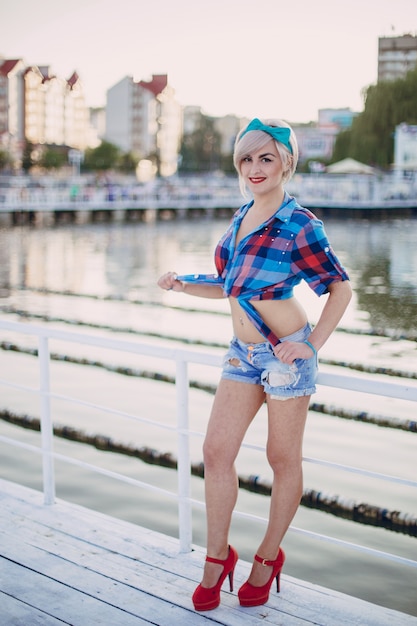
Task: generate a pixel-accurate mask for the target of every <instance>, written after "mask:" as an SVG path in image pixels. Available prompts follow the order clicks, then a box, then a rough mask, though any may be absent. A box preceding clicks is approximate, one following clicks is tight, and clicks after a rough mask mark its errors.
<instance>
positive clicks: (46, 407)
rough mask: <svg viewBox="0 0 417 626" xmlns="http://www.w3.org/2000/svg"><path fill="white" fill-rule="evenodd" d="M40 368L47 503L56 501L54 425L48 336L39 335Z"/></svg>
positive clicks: (43, 465) (45, 499)
mask: <svg viewBox="0 0 417 626" xmlns="http://www.w3.org/2000/svg"><path fill="white" fill-rule="evenodd" d="M39 370H40V399H41V438H42V469H43V497H44V503H45V504H54V502H55V476H54V460H53V457H52V451H53V437H54V433H53V425H52V420H51V409H50V399H49V345H48V338H47V337H39Z"/></svg>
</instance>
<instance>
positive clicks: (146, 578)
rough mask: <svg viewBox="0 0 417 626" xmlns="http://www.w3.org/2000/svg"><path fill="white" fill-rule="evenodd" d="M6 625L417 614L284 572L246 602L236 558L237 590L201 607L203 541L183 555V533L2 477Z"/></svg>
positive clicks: (296, 623)
mask: <svg viewBox="0 0 417 626" xmlns="http://www.w3.org/2000/svg"><path fill="white" fill-rule="evenodd" d="M0 528H1V532H0V623H1V624H2V626H8V625H12V624H13V625H14V626H16V625H22V626H28V625H30V626H36V625H42V626H49V625H51V626H52V625H58V624H60V625H62V624H71V625H72V626H90V625H91V626H93V625H94V626H97V625H99V624H103V625H105V626H118V625H120V626H139V625H140V624H156V625H157V626H165V625H166V626H175V625H176V624H178V625H179V626H187V625H190V626H191V625H192V626H199V625H202V624H209V623H212V624H225V625H230V626H242V625H244V624H250V625H251V626H256V624H274V625H282V626H301V625H303V626H308V625H309V624H315V625H322V626H344V625H345V626H354V625H361V626H365V625H366V626H368V625H369V626H370V625H375V626H385V625H386V626H392V625H395V626H411V625H414V626H416V625H417V618H416V617H412V616H410V615H406V614H403V613H399V612H396V611H391V610H388V609H385V608H382V607H379V606H375V605H373V604H370V603H368V602H364V601H362V600H358V599H356V598H352V597H349V596H346V595H343V594H340V593H337V592H334V591H330V590H328V589H324V588H322V587H318V586H315V585H312V584H309V583H306V582H303V581H301V580H297V579H294V578H291V577H289V576H286V575H285V574H284V575H283V576H282V584H281V593H280V594H276V593H271V596H270V600H269V602H268V603H267V604H266V605H264V606H261V607H253V608H250V609H247V608H242V607H240V606H239V603H238V600H237V596H236V591H237V588H238V587H239V586H240V584H241V583H242V582H243V581H244V580H245V579H246V577H247V575H248V573H249V569H250V564H249V563H247V562H243V561H239V563H238V566H237V569H236V574H235V590H234V593H229V592H228V591H223V592H222V603H221V605H220V607H219V608H218V609H216V610H214V611H209V612H206V613H196V612H195V611H194V610H193V606H192V603H191V594H192V592H193V590H194V588H195V586H196V585H197V584H198V582H199V581H200V578H201V573H202V566H203V561H204V554H205V553H204V550H203V549H202V548H198V547H196V548H195V550H194V551H193V552H192V553H189V554H179V551H178V546H179V544H178V541H177V540H176V539H174V538H171V537H167V536H165V535H161V534H158V533H155V532H152V531H150V530H147V529H144V528H141V527H139V526H136V525H133V524H130V523H127V522H124V521H120V520H117V519H114V518H111V517H108V516H106V515H103V514H101V513H97V512H95V511H92V510H89V509H86V508H83V507H80V506H76V505H73V504H69V503H67V502H63V501H61V500H58V501H57V503H56V504H55V505H53V506H50V507H47V506H44V505H43V496H42V494H41V493H39V492H36V491H33V490H30V489H27V488H25V487H22V486H20V485H16V484H13V483H10V482H7V481H3V480H0ZM224 588H225V589H226V588H227V585H226V584H225V586H224Z"/></svg>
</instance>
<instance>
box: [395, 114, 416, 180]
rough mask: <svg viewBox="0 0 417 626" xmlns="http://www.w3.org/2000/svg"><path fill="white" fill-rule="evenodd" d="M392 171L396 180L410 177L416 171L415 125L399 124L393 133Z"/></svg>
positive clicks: (413, 175) (414, 174) (412, 176)
mask: <svg viewBox="0 0 417 626" xmlns="http://www.w3.org/2000/svg"><path fill="white" fill-rule="evenodd" d="M394 172H395V177H396V179H397V180H398V181H401V180H404V179H407V178H412V179H414V178H415V176H416V172H417V126H415V125H410V124H399V125H398V126H397V127H396V128H395V135H394Z"/></svg>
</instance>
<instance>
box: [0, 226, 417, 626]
mask: <svg viewBox="0 0 417 626" xmlns="http://www.w3.org/2000/svg"><path fill="white" fill-rule="evenodd" d="M227 222H228V220H215V221H207V220H191V221H180V222H160V223H157V224H142V223H137V224H117V223H114V224H95V225H83V226H81V225H80V226H74V225H71V226H70V225H62V226H55V227H53V228H49V229H48V228H36V229H34V228H30V227H27V226H19V227H15V228H12V229H2V230H1V231H0V304H1V305H2V309H3V316H4V317H5V319H21V315H22V314H24V313H26V314H27V317H28V319H29V320H30V321H36V322H37V323H47V322H46V321H44V320H45V316H48V317H49V318H50V319H51V321H52V322H53V323H54V325H56V326H58V327H63V328H66V329H68V328H74V326H72V327H71V326H68V322H71V323H72V324H77V323H78V324H79V323H82V324H84V325H85V326H82V327H78V326H77V330H85V331H86V332H98V333H100V334H106V335H107V334H114V333H115V332H117V336H118V337H121V338H123V337H126V338H131V337H132V334H131V332H132V331H135V332H137V333H142V334H143V335H144V337H143V338H144V340H146V341H149V342H153V343H157V344H161V343H162V344H163V345H169V346H171V345H176V344H177V343H178V341H179V342H181V341H182V340H187V341H188V340H190V339H191V340H194V341H203V342H207V343H208V344H211V347H209V348H207V349H209V350H211V351H214V352H216V353H219V354H220V353H221V352H222V351H223V347H222V346H223V345H226V344H227V342H228V340H229V338H230V322H229V319H228V316H227V303H226V302H224V301H218V300H205V299H198V298H194V299H193V298H191V297H189V296H185V295H184V294H176V293H174V292H169V293H167V292H162V291H161V290H160V289H158V287H157V286H156V280H157V278H158V277H159V276H160V275H161V274H162V273H163V272H165V271H167V270H175V271H177V272H178V273H194V272H202V273H210V272H212V271H214V267H213V260H212V251H213V248H214V246H215V244H216V242H217V240H218V238H219V236H220V234H221V233H222V232H223V230H224V228H225V226H226V224H227ZM326 229H327V232H328V234H329V238H330V240H331V241H332V244H333V246H334V248H335V250H336V251H337V253H338V255H339V257H340V258H341V260H342V262H343V263H344V264H345V266H346V268H347V269H348V271H349V273H350V276H351V280H352V286H353V289H354V298H353V301H352V304H351V306H350V307H349V310H348V311H347V312H346V314H345V316H344V318H343V320H342V322H341V325H340V326H341V328H343V329H344V330H345V331H346V332H343V333H342V332H338V333H335V334H334V335H333V337H332V338H331V340H330V341H329V342H328V344H327V345H326V346H325V347H324V348H323V349H322V350H321V352H320V356H321V358H322V360H328V361H338V362H340V361H342V362H343V361H344V362H348V363H358V364H361V365H363V366H364V367H365V368H371V367H392V368H393V369H395V370H399V371H402V372H406V373H407V372H409V373H410V374H413V375H417V350H416V342H415V338H416V337H417V322H416V320H417V316H416V313H417V279H416V276H417V220H413V219H398V220H389V221H388V220H385V221H367V220H362V219H360V220H359V219H358V220H353V219H343V220H340V219H327V220H326ZM297 291H298V296H299V298H300V300H302V302H303V304H304V306H305V307H306V308H307V310H308V312H309V317H310V320H311V321H312V322H313V323H314V321H316V320H317V318H318V315H319V314H320V310H321V307H322V305H323V300H320V299H318V298H317V297H316V296H315V295H314V294H312V293H310V291H309V289H308V287H305V286H300V287H299V288H297ZM161 305H164V306H161ZM18 312H20V313H18ZM29 315H36V316H39V317H37V318H30V317H29ZM371 329H373V330H377V331H379V332H381V333H382V335H381V336H376V335H373V336H370V335H362V334H360V333H363V332H365V331H369V330H371ZM3 338H4V339H12V340H14V341H15V342H16V343H18V344H19V345H25V346H29V345H32V343H31V340H29V339H22V337H13V336H12V335H11V334H10V333H4V335H3ZM51 348H52V349H53V351H57V352H64V351H65V352H68V353H71V352H74V354H75V353H76V354H77V355H78V356H79V352H80V348H70V347H69V346H67V345H65V346H64V345H60V344H59V342H55V343H54V344H53V346H51ZM84 356H87V357H88V358H98V359H99V360H105V361H106V362H109V361H112V362H117V363H119V360H120V357H119V356H118V355H115V354H112V355H109V354H104V353H103V352H101V351H99V350H95V349H94V350H93V349H88V354H85V355H84ZM120 364H122V365H125V366H126V365H127V366H129V365H131V366H132V367H136V368H139V369H145V368H146V369H149V370H157V369H158V368H160V367H161V365H160V363H159V362H157V361H156V360H155V361H152V360H150V359H147V360H146V362H145V361H144V360H143V359H140V358H138V357H133V356H132V357H126V358H124V359H123V362H122V363H120ZM6 367H7V373H8V376H10V377H11V379H12V380H15V381H16V382H18V381H21V382H23V383H27V384H33V379H34V377H36V364H35V360H34V359H33V358H32V357H29V356H26V355H22V354H18V353H10V352H5V351H1V352H0V368H1V372H2V373H1V375H2V376H3V375H4V371H5V368H6ZM326 367H328V366H325V365H324V366H322V369H325V368H326ZM163 368H165V369H166V372H167V373H170V372H169V366H163ZM165 369H164V371H165ZM51 373H52V380H53V385H54V390H56V391H57V393H62V394H68V395H70V393H71V390H73V389H74V388H76V389H77V395H79V396H80V397H81V398H82V399H85V400H88V401H91V402H97V403H101V404H106V405H109V406H114V407H115V408H117V409H119V410H122V411H123V410H125V411H128V412H134V411H139V413H140V414H141V415H142V414H143V415H145V416H146V415H148V414H149V415H150V416H151V417H156V416H157V417H158V419H160V420H161V421H162V422H166V423H172V420H173V418H174V412H175V398H174V390H173V389H172V388H171V387H172V385H171V386H170V385H166V384H163V383H157V382H154V381H149V380H148V381H146V380H143V379H137V378H132V377H124V376H120V375H117V374H114V373H111V372H107V371H104V370H101V369H98V368H92V367H89V368H86V367H82V366H77V365H71V364H69V363H56V362H54V363H53V365H52V366H51ZM217 374H218V373H217V372H213V371H210V372H208V371H205V370H204V368H201V367H197V366H195V367H193V369H192V371H191V372H190V377H191V378H194V377H195V378H201V377H202V378H203V379H205V380H207V381H209V382H212V383H213V384H214V383H215V381H216V380H217ZM190 397H191V411H190V415H191V428H192V429H195V430H197V431H201V432H203V431H204V429H205V426H206V423H207V417H208V414H209V411H210V405H211V401H212V397H211V396H210V394H208V393H206V392H203V391H198V390H192V392H191V394H190ZM315 400H317V401H324V402H326V403H327V404H334V405H336V406H343V407H348V408H352V409H354V410H369V411H372V412H373V413H376V414H379V415H388V416H395V417H401V418H409V419H415V407H414V406H410V405H411V403H407V402H405V401H393V400H390V399H380V398H378V397H372V398H370V397H367V396H366V395H365V394H354V395H353V394H349V393H343V392H341V391H340V390H338V391H332V390H325V389H320V390H319V393H318V394H317V396H316V398H315ZM1 408H9V409H11V410H14V411H15V412H17V413H27V414H28V415H32V416H36V415H38V407H37V406H34V405H33V398H31V397H29V396H28V395H27V394H20V393H19V394H16V392H12V391H8V390H6V391H4V390H3V389H2V401H1ZM53 410H54V415H56V416H57V417H56V419H57V421H58V422H59V423H65V424H71V425H74V426H76V427H78V428H83V429H85V430H88V431H89V432H100V433H104V434H109V435H110V436H112V437H115V438H117V439H120V440H123V441H126V442H129V441H134V442H135V443H136V444H138V445H147V446H150V447H155V448H156V449H158V450H160V451H173V452H174V453H175V442H174V441H172V435H171V434H170V433H169V432H168V431H156V430H155V429H152V428H149V427H146V429H145V428H143V427H141V428H140V429H138V426H137V425H135V424H133V423H132V422H129V421H128V420H124V419H120V420H117V422H115V420H114V419H113V420H110V419H109V418H107V417H106V416H105V415H104V416H103V415H98V414H96V413H95V412H94V411H92V410H89V409H80V408H78V407H77V410H76V411H75V410H74V407H72V406H71V405H69V404H68V403H65V402H64V401H55V402H54V404H53ZM0 430H1V432H2V433H3V434H6V435H7V434H10V436H13V437H19V438H20V439H21V440H23V441H27V442H38V440H39V437H38V435H37V434H36V433H32V432H30V431H26V430H22V429H17V428H16V427H13V426H10V425H7V424H5V423H3V422H0ZM161 432H162V434H161ZM265 433H266V425H265V412H264V411H263V410H261V412H260V414H259V416H258V417H257V418H256V420H255V422H254V424H253V425H252V427H251V429H250V435H251V438H252V440H254V441H255V442H256V443H258V444H263V443H264V441H265ZM416 442H417V435H416V434H414V433H407V432H403V431H399V430H393V429H385V428H378V427H377V426H373V425H370V424H360V423H358V422H353V421H346V420H340V419H336V418H333V417H330V416H325V415H321V414H318V413H311V414H310V416H309V420H308V425H307V429H306V436H305V446H304V454H305V456H308V457H313V458H315V457H318V458H325V459H328V460H331V461H336V462H340V463H345V464H349V465H357V466H359V467H364V468H367V469H373V470H375V471H380V472H382V473H385V474H393V475H399V476H403V477H406V478H407V477H408V478H412V479H414V478H415V458H416V452H417V443H416ZM55 449H56V451H58V452H62V453H67V452H68V453H69V454H70V456H72V455H76V456H79V457H80V458H82V459H83V460H86V461H89V462H92V463H96V464H98V465H104V466H105V467H106V468H109V469H112V470H114V471H120V472H122V473H126V474H128V475H132V476H134V477H136V478H139V479H140V480H144V481H147V480H149V481H152V482H154V484H156V485H163V486H164V487H166V488H172V490H175V487H176V474H175V472H173V471H172V470H168V469H164V468H159V467H157V466H150V465H146V464H143V463H141V462H138V461H137V460H134V459H130V458H128V457H121V456H120V455H112V454H108V453H104V452H100V451H97V450H94V449H90V448H87V447H86V446H82V445H78V444H73V443H70V442H68V441H57V443H56V448H55ZM0 450H1V458H0V473H1V475H2V476H3V477H5V478H7V479H9V480H15V481H16V482H19V483H22V484H27V485H29V486H31V487H34V488H37V489H39V488H40V487H41V467H40V461H39V459H38V458H37V457H36V458H33V455H28V454H27V453H24V452H19V453H17V452H16V450H14V449H10V448H8V447H7V446H4V445H2V446H1V447H0ZM191 453H192V460H193V461H195V462H198V461H199V460H201V438H198V437H196V438H195V440H193V442H192V450H191ZM238 471H239V472H240V473H241V474H246V475H247V474H252V473H253V474H259V475H261V476H266V477H269V468H268V465H267V463H266V461H265V459H264V457H263V456H262V458H261V457H260V455H259V453H254V452H253V451H250V450H243V451H242V453H241V454H240V455H239V459H238ZM305 486H306V487H311V488H315V489H318V490H322V491H325V492H328V493H331V494H339V495H344V496H345V497H349V498H353V499H355V500H357V501H363V502H367V503H371V504H375V505H377V506H385V507H386V508H389V509H395V510H400V511H404V512H408V513H416V512H417V499H416V494H415V490H412V489H411V488H407V487H403V486H392V485H391V484H387V483H383V482H381V481H376V480H371V479H365V478H358V477H356V476H355V475H352V474H346V473H342V472H335V471H333V470H332V471H329V470H326V469H323V468H321V467H319V466H316V465H312V464H305ZM192 489H193V496H194V497H196V498H199V499H202V498H203V482H202V481H201V479H198V478H193V480H192ZM57 492H58V496H59V497H62V498H65V499H68V500H71V501H76V502H79V503H81V504H83V505H85V506H91V507H94V508H97V509H98V510H102V511H104V512H107V513H110V514H112V515H115V516H119V517H122V518H124V519H128V520H130V521H133V522H135V523H139V524H142V525H144V526H149V527H151V528H155V529H156V530H161V531H162V532H167V533H169V534H173V535H176V534H177V529H176V520H177V512H176V505H175V504H174V503H172V502H171V501H169V500H168V499H166V500H162V501H161V498H160V496H158V495H155V494H149V493H147V492H145V491H142V490H138V489H134V488H132V487H129V486H120V484H119V483H116V482H114V481H112V480H111V479H108V478H106V479H105V478H103V477H100V476H96V475H90V474H88V473H87V472H85V471H84V470H81V469H78V468H76V469H73V468H71V469H69V468H68V466H67V465H63V464H61V463H58V464H57ZM239 508H240V509H241V510H244V511H248V512H252V513H253V512H255V513H256V514H259V515H264V516H266V515H267V513H268V511H267V509H268V498H266V497H264V496H260V495H254V494H248V493H245V492H243V493H241V494H240V496H239ZM294 525H295V526H297V527H301V528H307V529H309V530H313V531H315V532H318V533H325V534H327V533H329V534H333V535H335V536H337V537H339V538H341V539H345V540H349V541H353V542H355V543H358V544H364V545H369V546H371V547H375V548H377V549H381V550H384V551H387V552H392V553H395V554H400V555H402V556H405V557H409V558H414V559H417V540H416V538H412V537H407V536H404V535H401V534H399V533H393V532H389V531H387V530H384V529H380V528H373V527H367V526H362V525H359V524H354V523H352V522H348V521H346V520H341V519H337V518H333V517H332V516H330V515H327V514H325V513H322V512H318V511H312V510H308V509H305V508H303V507H300V509H299V511H298V513H297V515H296V518H295V520H294ZM204 526H205V525H204V517H203V513H202V512H201V511H198V510H197V511H195V523H194V536H193V539H194V541H195V543H198V544H204V542H205V536H204ZM262 532H263V529H262V528H259V526H258V527H255V525H253V524H251V523H248V522H246V521H245V522H242V521H238V520H235V521H234V523H233V528H232V535H231V541H232V543H233V542H234V543H235V544H236V546H237V547H238V549H239V552H240V554H241V556H242V557H243V558H246V559H248V560H251V559H252V556H253V550H254V549H255V548H256V545H257V543H258V540H259V536H260V534H261V533H262ZM284 547H285V549H286V551H287V553H288V555H289V558H288V560H287V563H286V567H285V572H286V573H287V574H289V575H293V576H296V577H299V578H302V579H306V580H310V581H313V582H316V583H318V584H322V585H325V586H328V587H331V588H335V589H339V590H340V591H343V592H346V593H349V594H352V595H356V596H358V597H362V598H365V599H368V600H371V601H373V602H376V603H379V604H383V605H386V606H390V607H392V608H395V609H397V610H402V611H406V612H409V613H412V614H414V615H417V603H416V599H415V588H416V578H417V577H416V574H415V571H416V570H415V569H412V568H401V567H399V566H396V565H394V564H391V563H389V562H385V561H377V560H376V559H374V558H370V557H367V556H366V555H363V554H360V553H356V552H348V551H346V550H343V549H342V548H336V547H334V546H331V545H328V544H324V543H322V542H314V541H312V540H310V539H307V538H305V537H302V536H300V535H298V534H296V533H289V534H288V535H287V537H286V539H285V543H284Z"/></svg>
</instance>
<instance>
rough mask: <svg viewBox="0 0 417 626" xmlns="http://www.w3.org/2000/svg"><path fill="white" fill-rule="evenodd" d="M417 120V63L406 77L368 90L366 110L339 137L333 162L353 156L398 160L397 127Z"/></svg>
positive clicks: (381, 163)
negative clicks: (395, 134) (395, 139)
mask: <svg viewBox="0 0 417 626" xmlns="http://www.w3.org/2000/svg"><path fill="white" fill-rule="evenodd" d="M403 122H405V123H407V124H410V125H414V124H417V67H416V68H415V69H414V70H412V71H410V72H408V74H407V75H406V77H405V78H403V79H397V80H393V81H381V82H379V83H377V84H376V85H371V86H370V87H368V88H367V89H366V90H365V92H364V110H363V112H362V113H360V114H359V115H357V116H356V117H355V118H354V120H353V122H352V126H351V127H350V128H349V129H348V130H345V131H342V132H341V133H340V134H339V135H338V136H337V139H336V143H335V147H334V151H333V157H332V162H336V161H340V160H341V159H344V158H346V157H351V158H352V159H356V160H358V161H361V162H362V163H367V164H368V165H373V166H377V167H381V168H388V167H389V166H390V165H391V164H392V163H393V161H394V132H395V127H396V126H398V125H399V124H402V123H403Z"/></svg>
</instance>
